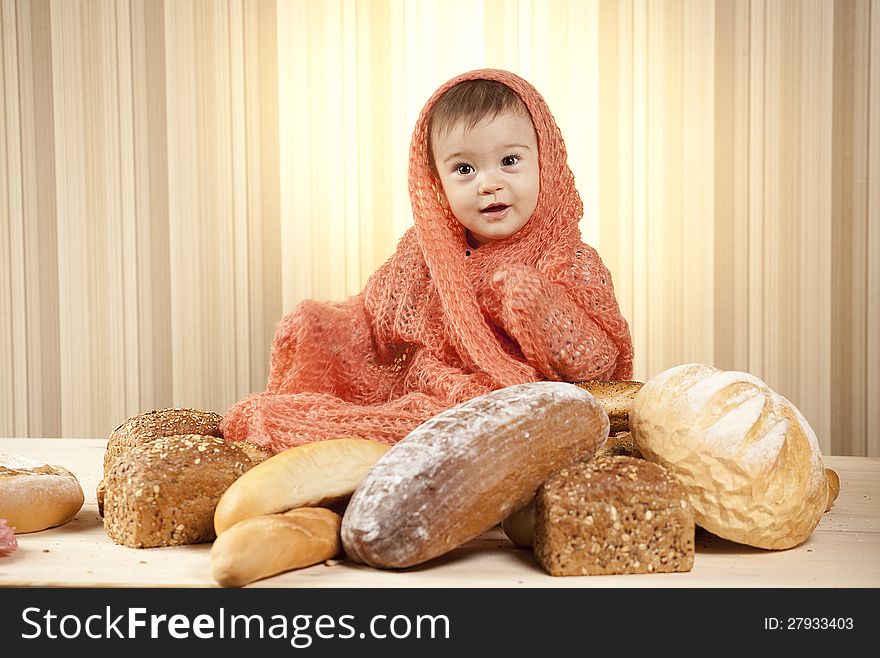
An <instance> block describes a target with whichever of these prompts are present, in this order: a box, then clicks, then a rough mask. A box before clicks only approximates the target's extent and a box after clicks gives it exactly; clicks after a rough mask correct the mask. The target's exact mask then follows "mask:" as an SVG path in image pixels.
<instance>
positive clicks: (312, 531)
mask: <svg viewBox="0 0 880 658" xmlns="http://www.w3.org/2000/svg"><path fill="white" fill-rule="evenodd" d="M341 522H342V519H341V518H340V517H339V515H338V514H336V513H335V512H333V511H331V510H329V509H325V508H322V507H300V508H297V509H294V510H290V511H288V512H284V513H281V514H265V515H262V516H252V517H250V518H247V519H244V520H243V521H239V522H238V523H236V524H235V525H233V526H232V527H230V528H229V529H227V530H226V532H224V533H223V534H222V535H219V536H218V537H217V539H216V540H215V541H214V545H213V546H211V575H212V576H213V578H214V580H216V581H217V582H218V583H220V584H221V585H223V586H224V587H241V586H242V585H247V584H248V583H251V582H253V581H255V580H260V579H261V578H268V577H269V576H274V575H276V574H279V573H282V572H284V571H290V570H292V569H301V568H303V567H308V566H311V565H313V564H317V563H318V562H323V561H324V560H327V559H330V558H332V557H333V556H334V555H337V554H338V553H339V549H340V547H341V545H340V543H339V525H340V523H341Z"/></svg>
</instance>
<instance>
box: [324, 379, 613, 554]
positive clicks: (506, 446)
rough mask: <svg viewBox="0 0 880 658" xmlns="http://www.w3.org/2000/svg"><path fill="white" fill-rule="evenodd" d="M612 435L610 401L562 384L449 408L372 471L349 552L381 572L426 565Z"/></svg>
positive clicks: (347, 542) (354, 511)
mask: <svg viewBox="0 0 880 658" xmlns="http://www.w3.org/2000/svg"><path fill="white" fill-rule="evenodd" d="M607 436H608V414H607V413H606V412H605V410H604V408H603V407H602V405H601V404H599V402H598V401H597V400H596V399H595V398H594V397H593V396H592V395H591V394H590V393H587V392H586V391H584V390H583V389H580V388H578V387H576V386H572V385H571V384H566V383H561V382H532V383H528V384H519V385H516V386H510V387H507V388H503V389H500V390H497V391H492V392H490V393H487V394H485V395H481V396H479V397H476V398H474V399H472V400H469V401H467V402H464V403H462V404H460V405H458V406H455V407H452V408H451V409H447V410H446V411H443V412H441V413H439V414H437V415H436V416H434V417H433V418H430V419H428V420H427V421H425V422H424V423H422V424H421V425H419V426H418V427H417V428H415V429H414V430H413V431H412V432H410V433H409V434H408V435H407V436H406V437H404V438H403V439H402V440H401V441H399V442H398V443H397V444H395V445H393V446H392V447H391V449H390V450H389V451H388V452H387V453H386V454H385V455H384V456H383V457H382V458H381V459H379V461H378V462H376V465H375V466H373V468H372V469H370V471H369V472H368V473H367V476H366V478H364V481H363V483H362V484H361V486H360V487H358V489H357V490H356V491H355V492H354V494H353V495H352V497H351V500H350V501H349V504H348V507H347V509H346V511H345V515H344V517H343V519H342V545H343V548H344V549H345V552H346V554H347V555H348V556H349V557H351V558H352V559H354V560H356V561H359V562H364V563H366V564H369V565H370V566H374V567H379V568H404V567H410V566H414V565H417V564H421V563H423V562H427V561H428V560H430V559H432V558H435V557H438V556H440V555H443V554H444V553H446V552H448V551H450V550H452V549H454V548H456V547H458V546H460V545H461V544H463V543H464V542H466V541H468V540H470V539H472V538H474V537H476V536H477V535H479V534H481V533H483V532H485V531H487V530H489V529H490V528H492V527H493V526H495V525H496V524H498V523H500V522H501V521H502V520H503V519H504V518H505V517H506V516H507V515H509V514H510V513H511V512H513V511H514V510H516V509H518V508H519V507H522V506H523V505H524V504H525V503H526V502H527V501H528V500H529V499H530V498H531V497H532V496H533V495H534V494H535V491H536V490H537V488H538V487H539V486H540V485H541V484H542V483H543V482H544V481H545V480H546V479H547V478H548V477H549V476H550V475H552V474H553V473H555V472H556V471H558V470H559V469H560V468H563V467H564V466H566V465H568V464H570V463H572V462H574V461H577V460H579V459H586V458H589V457H590V456H591V455H592V454H593V453H595V452H596V450H597V449H598V447H599V446H600V445H601V444H602V443H603V442H604V441H605V439H606V437H607Z"/></svg>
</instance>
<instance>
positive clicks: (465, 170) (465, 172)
mask: <svg viewBox="0 0 880 658" xmlns="http://www.w3.org/2000/svg"><path fill="white" fill-rule="evenodd" d="M455 171H456V172H457V173H459V174H461V175H462V176H469V175H470V174H472V173H473V171H474V168H473V167H471V166H470V165H469V164H458V165H455Z"/></svg>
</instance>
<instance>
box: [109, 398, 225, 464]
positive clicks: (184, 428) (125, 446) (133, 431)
mask: <svg viewBox="0 0 880 658" xmlns="http://www.w3.org/2000/svg"><path fill="white" fill-rule="evenodd" d="M222 419H223V417H222V416H221V415H220V414H218V413H215V412H213V411H203V410H201V409H154V410H153V411H146V412H144V413H142V414H138V415H136V416H132V417H131V418H129V419H128V420H126V421H125V422H124V423H122V424H121V425H119V427H117V428H116V429H115V430H113V431H112V432H111V433H110V436H109V437H108V438H107V451H106V452H105V453H104V475H106V474H107V469H108V468H109V467H110V465H111V464H112V463H113V461H114V460H115V459H116V458H117V457H118V456H119V455H121V454H123V453H125V452H127V451H129V450H131V449H132V448H134V447H136V446H139V445H143V444H144V443H149V442H150V441H155V440H156V439H158V438H160V437H163V436H180V435H183V434H198V435H200V436H222V434H221V433H220V421H221V420H222Z"/></svg>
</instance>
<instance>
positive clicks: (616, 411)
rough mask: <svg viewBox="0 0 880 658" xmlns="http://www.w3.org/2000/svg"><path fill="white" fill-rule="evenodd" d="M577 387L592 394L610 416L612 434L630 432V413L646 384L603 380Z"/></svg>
mask: <svg viewBox="0 0 880 658" xmlns="http://www.w3.org/2000/svg"><path fill="white" fill-rule="evenodd" d="M575 386H578V387H579V388H582V389H584V390H585V391H587V392H588V393H591V394H592V395H593V397H595V398H596V399H597V400H598V401H599V402H600V403H601V404H602V406H603V407H605V412H606V413H607V414H608V420H609V421H610V427H609V428H608V431H609V433H610V434H617V433H618V432H628V431H629V412H630V410H631V409H632V405H633V402H634V401H635V399H636V395H638V392H639V391H640V390H641V388H642V386H644V384H643V383H642V382H637V381H631V380H601V379H597V380H594V381H587V382H577V383H576V384H575Z"/></svg>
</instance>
